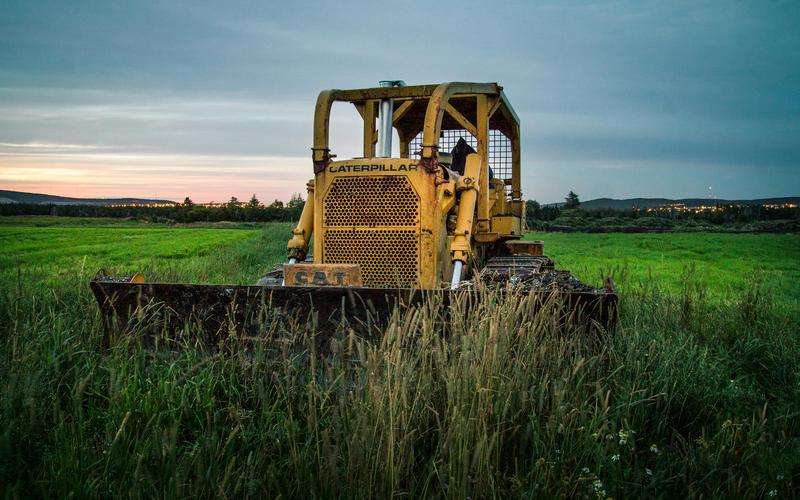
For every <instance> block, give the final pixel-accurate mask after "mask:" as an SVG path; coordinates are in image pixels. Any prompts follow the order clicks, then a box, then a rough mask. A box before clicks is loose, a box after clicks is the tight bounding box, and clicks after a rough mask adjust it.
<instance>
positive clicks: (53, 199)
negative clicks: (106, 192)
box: [0, 190, 175, 205]
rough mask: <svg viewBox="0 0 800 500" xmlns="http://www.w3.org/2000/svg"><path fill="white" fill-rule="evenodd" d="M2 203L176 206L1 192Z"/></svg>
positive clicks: (147, 201) (135, 200)
mask: <svg viewBox="0 0 800 500" xmlns="http://www.w3.org/2000/svg"><path fill="white" fill-rule="evenodd" d="M0 203H34V204H41V205H145V204H153V203H164V204H168V203H171V204H175V202H174V201H172V200H152V199H149V198H68V197H66V196H54V195H52V194H40V193H23V192H21V191H3V190H0Z"/></svg>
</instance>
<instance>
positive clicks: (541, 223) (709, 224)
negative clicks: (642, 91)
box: [525, 191, 800, 232]
mask: <svg viewBox="0 0 800 500" xmlns="http://www.w3.org/2000/svg"><path fill="white" fill-rule="evenodd" d="M525 222H526V223H527V226H528V227H529V228H531V229H538V230H544V231H561V230H576V231H592V230H603V229H609V230H624V229H626V228H628V229H635V228H641V229H651V230H659V229H661V230H677V231H680V230H692V229H695V230H704V229H714V228H715V227H717V228H731V229H740V230H743V231H792V232H794V231H798V230H800V208H798V207H794V208H792V207H772V206H764V205H717V206H716V207H715V209H714V210H687V209H679V208H676V207H663V208H651V209H640V208H636V207H634V208H630V209H624V210H620V209H612V208H603V209H591V210H585V209H583V208H581V203H580V198H579V197H578V195H577V194H575V193H574V192H572V191H570V192H569V194H568V195H567V196H566V198H565V203H563V204H560V205H555V204H550V205H541V204H539V203H538V202H537V201H536V200H528V201H526V202H525Z"/></svg>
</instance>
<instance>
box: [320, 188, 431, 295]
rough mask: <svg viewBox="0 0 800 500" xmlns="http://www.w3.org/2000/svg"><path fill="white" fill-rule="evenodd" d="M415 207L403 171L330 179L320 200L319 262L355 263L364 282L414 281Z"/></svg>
mask: <svg viewBox="0 0 800 500" xmlns="http://www.w3.org/2000/svg"><path fill="white" fill-rule="evenodd" d="M419 210H420V199H419V195H418V194H417V192H416V191H415V190H414V187H413V186H412V185H411V182H409V180H408V178H407V177H406V176H405V175H385V176H384V175H382V176H363V177H360V176H347V177H339V178H337V179H334V180H333V182H332V183H331V186H330V188H329V189H328V192H327V193H326V194H325V199H324V200H323V219H324V221H323V226H324V236H323V245H322V253H323V261H324V262H325V263H328V264H359V265H360V266H361V277H362V279H363V280H364V284H365V285H367V286H376V287H416V286H418V285H419V223H420V213H419Z"/></svg>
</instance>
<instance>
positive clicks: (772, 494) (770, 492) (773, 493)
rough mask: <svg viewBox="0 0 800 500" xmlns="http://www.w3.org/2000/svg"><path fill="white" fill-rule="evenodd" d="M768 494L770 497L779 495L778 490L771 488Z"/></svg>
mask: <svg viewBox="0 0 800 500" xmlns="http://www.w3.org/2000/svg"><path fill="white" fill-rule="evenodd" d="M767 496H768V497H776V496H778V490H769V493H767Z"/></svg>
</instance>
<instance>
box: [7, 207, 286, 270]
mask: <svg viewBox="0 0 800 500" xmlns="http://www.w3.org/2000/svg"><path fill="white" fill-rule="evenodd" d="M52 219H55V218H52ZM70 219H74V218H70ZM0 222H2V221H0ZM65 223H66V224H68V225H57V224H53V223H52V222H47V223H46V224H48V225H47V226H44V227H40V226H25V225H19V224H12V225H8V226H2V225H0V246H2V247H3V248H4V249H5V251H4V252H3V254H2V255H0V273H5V274H8V273H10V272H11V273H20V274H22V275H24V276H25V279H27V280H34V281H36V280H42V279H43V280H49V281H53V280H64V279H66V278H69V277H79V278H83V279H88V278H90V277H91V276H93V275H94V273H95V272H97V271H98V270H99V269H101V268H105V269H107V270H108V271H110V272H113V273H116V274H119V275H130V274H132V273H134V272H143V273H144V274H145V276H147V277H148V279H149V280H151V281H152V280H155V279H160V280H167V281H170V280H176V279H178V278H180V277H183V276H186V277H191V279H193V280H195V281H198V280H199V281H201V282H216V283H222V282H226V281H227V282H230V281H233V282H236V283H254V282H255V281H256V280H257V279H258V277H259V276H261V275H262V274H263V273H264V272H266V271H268V270H270V269H272V267H273V266H274V265H275V264H276V263H278V262H280V260H281V258H282V257H283V254H284V253H285V248H286V239H287V235H289V234H291V225H290V224H270V225H267V226H264V227H266V229H264V228H263V227H262V228H260V229H209V228H192V229H189V228H168V227H163V226H158V225H157V226H154V227H146V226H143V225H141V224H140V225H138V226H136V227H128V225H127V224H123V225H121V226H105V227H103V226H98V225H97V224H98V222H97V221H89V222H88V223H87V224H86V227H80V226H78V227H76V226H73V225H72V224H74V221H73V220H69V221H65ZM103 223H104V221H103Z"/></svg>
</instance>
